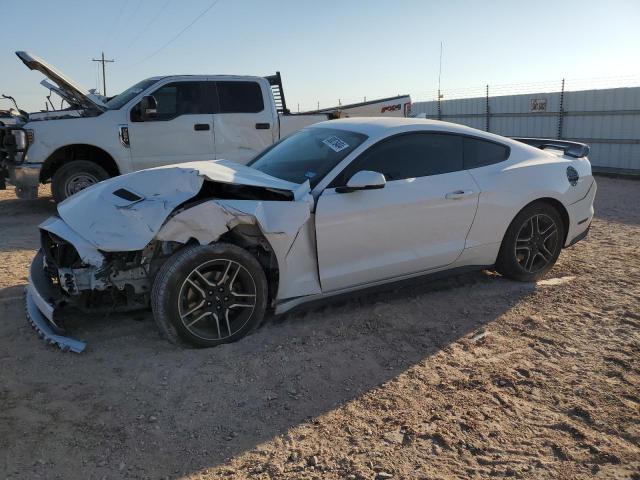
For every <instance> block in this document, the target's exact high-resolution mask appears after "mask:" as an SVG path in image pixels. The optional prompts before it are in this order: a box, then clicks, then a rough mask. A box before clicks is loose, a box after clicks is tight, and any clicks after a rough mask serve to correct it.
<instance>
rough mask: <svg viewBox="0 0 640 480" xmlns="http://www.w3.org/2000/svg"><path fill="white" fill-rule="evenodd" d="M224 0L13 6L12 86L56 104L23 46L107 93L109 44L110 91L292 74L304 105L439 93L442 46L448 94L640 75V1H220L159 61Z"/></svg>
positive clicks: (4, 69)
mask: <svg viewBox="0 0 640 480" xmlns="http://www.w3.org/2000/svg"><path fill="white" fill-rule="evenodd" d="M212 2H213V0H188V1H187V0H182V1H180V0H110V1H108V2H107V1H104V0H103V1H100V2H98V1H93V0H58V1H56V2H52V1H44V0H30V1H15V0H0V8H1V11H2V17H1V18H2V20H0V21H1V23H2V25H1V28H0V46H1V49H0V92H1V93H6V94H10V95H13V96H15V97H16V98H17V99H18V101H19V103H20V104H21V106H22V107H23V108H25V109H27V110H36V109H40V108H43V105H44V97H45V94H46V91H45V90H44V88H43V87H41V86H40V85H39V84H38V83H39V81H40V80H41V79H42V78H43V77H42V75H41V74H39V73H37V72H31V71H29V70H28V69H27V68H26V67H24V66H23V64H22V63H21V62H20V61H19V60H18V58H17V57H16V56H15V55H14V53H13V52H14V51H15V50H28V51H31V52H33V53H35V54H37V55H39V56H41V57H43V58H44V59H46V60H47V61H49V62H50V63H52V64H53V65H55V66H56V67H58V69H60V70H62V71H63V72H65V73H66V74H67V75H69V76H70V77H71V78H73V79H75V80H76V81H77V82H78V83H80V84H81V85H83V86H85V87H86V88H95V87H96V84H97V77H96V73H97V70H96V68H97V65H96V64H95V63H93V62H91V58H93V57H98V56H99V55H100V52H101V50H104V51H105V54H106V56H107V57H108V58H115V59H116V63H114V64H109V65H108V66H107V90H108V93H109V94H114V93H116V92H119V91H121V90H124V89H125V88H127V87H128V86H130V85H132V84H133V83H135V82H137V81H138V80H141V79H142V78H146V77H149V76H153V75H164V74H179V73H221V74H225V73H228V74H252V75H264V74H269V73H273V72H274V71H276V70H280V71H281V72H282V75H283V78H284V82H285V85H284V86H285V93H286V96H287V99H288V103H289V106H290V107H291V108H292V109H293V110H295V109H296V108H297V104H298V102H299V103H300V108H301V109H305V108H315V105H316V102H317V101H320V105H321V106H325V107H327V106H332V105H335V104H337V102H338V99H340V100H342V102H343V103H347V102H353V101H360V100H361V99H362V98H363V97H364V96H366V97H367V98H369V99H371V98H374V97H381V96H390V95H395V94H398V93H410V94H411V95H412V97H413V99H414V101H416V100H429V99H432V98H434V96H435V91H436V89H437V81H438V61H439V50H440V41H442V42H443V43H444V58H443V62H442V87H443V88H442V89H443V91H444V93H445V98H446V95H447V92H453V91H455V90H456V89H461V88H469V87H473V88H474V89H480V88H482V86H483V85H485V84H487V83H489V84H513V83H516V84H530V83H532V82H546V81H550V80H556V79H561V78H563V77H567V78H570V79H591V78H602V77H630V76H635V77H640V62H638V51H640V27H639V25H640V1H638V0H627V1H622V0H620V1H615V0H610V1H607V2H603V1H559V0H556V1H536V2H531V1H526V2H525V1H523V2H518V1H487V0H485V1H477V2H472V1H456V0H452V1H446V0H442V1H439V2H436V1H428V0H394V1H392V0H386V1H384V0H341V1H339V0H325V1H320V0H316V1H311V0H308V1H307V0H297V1H295V0H282V1H278V0H274V1H259V0H219V2H218V3H217V4H216V5H215V6H214V7H213V8H212V9H211V10H210V11H209V12H208V13H207V14H206V15H204V16H203V17H202V18H201V19H200V20H199V21H198V22H196V23H195V24H194V25H193V26H192V27H191V28H189V29H188V30H187V31H186V32H185V33H184V34H182V35H181V36H180V37H179V38H178V39H177V40H175V41H174V42H172V43H171V44H170V45H168V46H167V47H166V48H164V49H162V50H161V51H160V52H158V53H157V54H155V55H154V56H152V57H150V58H148V57H149V55H150V54H152V53H154V52H155V51H157V50H158V48H159V47H161V46H162V45H163V44H165V43H166V42H167V41H169V40H170V39H171V38H173V37H174V36H175V35H176V34H178V32H180V31H181V30H182V29H183V28H184V27H185V26H186V25H188V24H189V23H190V22H191V21H192V20H193V19H194V18H196V17H197V16H198V14H199V13H201V12H202V11H204V10H205V9H206V8H207V7H208V6H210V5H211V4H212ZM582 84H584V88H588V87H589V81H587V82H584V81H583V82H582ZM599 85H601V83H598V82H594V84H593V86H599ZM518 88H520V87H518ZM522 88H526V87H525V86H522ZM0 105H1V106H5V103H4V102H3V103H1V104H0Z"/></svg>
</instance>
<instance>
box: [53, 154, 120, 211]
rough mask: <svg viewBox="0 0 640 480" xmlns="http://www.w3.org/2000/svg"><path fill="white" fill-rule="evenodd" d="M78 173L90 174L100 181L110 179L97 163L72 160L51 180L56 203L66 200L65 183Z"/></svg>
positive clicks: (57, 171) (59, 169)
mask: <svg viewBox="0 0 640 480" xmlns="http://www.w3.org/2000/svg"><path fill="white" fill-rule="evenodd" d="M78 172H89V173H91V174H92V175H94V176H95V177H96V178H97V179H98V180H99V181H102V180H106V179H107V178H109V174H108V173H107V171H106V170H105V169H104V168H102V167H101V166H100V165H98V164H97V163H95V162H91V161H89V160H72V161H70V162H67V163H65V164H63V165H62V166H61V167H60V168H58V170H56V172H55V173H54V174H53V177H52V178H51V194H52V195H53V199H54V200H55V202H56V203H60V202H62V201H63V200H65V199H66V198H67V197H65V194H64V183H65V180H66V178H67V177H68V176H70V175H72V174H76V173H78Z"/></svg>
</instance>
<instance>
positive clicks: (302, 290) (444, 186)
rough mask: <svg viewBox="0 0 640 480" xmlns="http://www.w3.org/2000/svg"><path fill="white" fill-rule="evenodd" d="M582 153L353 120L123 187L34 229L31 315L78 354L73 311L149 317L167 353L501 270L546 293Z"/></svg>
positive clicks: (574, 208) (567, 240)
mask: <svg viewBox="0 0 640 480" xmlns="http://www.w3.org/2000/svg"><path fill="white" fill-rule="evenodd" d="M523 142H526V143H528V144H529V145H527V144H526V143H523ZM587 153H588V147H587V146H586V145H583V144H578V143H573V142H565V141H560V140H544V139H520V141H517V140H514V139H509V138H505V137H500V136H497V135H493V134H490V133H486V132H482V131H478V130H474V129H471V128H467V127H464V126H460V125H454V124H449V123H444V122H435V121H428V120H421V119H404V118H397V119H344V120H335V121H331V122H324V123H320V124H316V125H313V126H311V127H308V128H305V129H304V130H301V131H299V132H297V133H294V134H293V135H291V136H289V137H287V138H285V139H283V140H282V141H280V142H279V143H277V144H275V145H273V146H272V147H270V148H269V149H267V150H265V151H264V152H262V153H261V154H259V155H258V156H257V157H256V158H255V159H254V160H253V161H252V162H251V163H250V164H249V165H248V166H243V165H240V164H236V163H233V162H229V161H224V160H222V161H206V162H195V163H183V164H178V165H172V166H167V167H160V168H154V169H150V170H143V171H139V172H135V173H131V174H128V175H124V176H121V177H116V178H113V179H110V180H106V181H103V182H100V183H99V184H97V185H95V186H93V187H91V188H88V189H86V190H84V191H82V192H79V193H78V194H76V195H74V196H73V197H71V198H69V199H68V200H66V201H65V202H63V203H61V204H60V205H59V206H58V215H57V216H54V217H51V218H50V219H48V220H47V221H45V222H44V223H43V224H42V225H40V230H41V236H42V248H41V250H40V252H39V253H38V254H37V256H36V257H35V259H34V261H33V264H32V266H31V271H30V281H29V286H28V288H27V295H26V308H27V313H28V316H29V317H30V319H31V321H32V323H33V324H34V326H35V327H36V329H37V330H38V331H39V332H40V333H41V334H42V335H43V336H44V337H45V338H46V339H47V340H48V341H49V342H51V343H55V344H57V345H59V346H60V347H61V348H63V349H71V350H73V351H82V350H83V349H84V347H85V345H84V343H83V342H80V341H77V340H74V339H71V338H69V337H67V336H66V334H65V330H64V325H63V321H64V316H65V315H63V312H64V311H65V310H67V311H69V310H73V309H79V310H93V309H101V308H102V309H106V310H107V311H112V310H122V309H132V308H141V307H142V308H144V307H148V306H149V305H150V306H151V308H152V310H153V316H154V318H155V321H156V323H157V325H158V327H159V329H160V332H161V333H162V334H163V335H164V336H165V337H167V338H169V339H172V340H175V339H177V338H178V337H181V338H182V339H183V340H186V341H187V342H190V343H192V344H194V345H197V346H214V345H218V344H220V343H225V342H231V341H234V340H237V339H239V338H241V337H243V336H244V335H246V334H247V333H248V332H249V331H251V329H252V328H253V327H255V326H256V325H258V324H259V323H260V321H261V320H262V318H263V316H264V315H265V312H266V311H268V310H271V311H275V313H281V312H284V311H286V310H288V309H290V308H292V307H293V306H296V305H298V304H301V303H304V302H308V301H311V300H316V299H320V298H324V297H328V296H332V295H336V294H339V293H345V292H350V291H355V290H359V289H363V288H367V287H372V286H378V285H381V284H385V283H388V282H392V281H397V280H402V279H408V278H411V277H416V276H420V275H425V274H434V273H442V272H444V271H446V272H460V271H462V270H468V269H483V268H491V267H494V268H495V269H496V270H497V271H498V272H500V273H502V274H503V275H505V276H506V277H509V278H513V279H516V280H524V281H531V280H535V279H537V278H539V277H540V276H541V275H543V274H544V273H545V272H547V271H548V270H549V269H550V268H551V267H552V266H553V264H554V263H555V261H556V259H557V258H558V255H559V254H560V250H561V249H562V248H563V247H566V246H569V245H572V244H573V243H575V242H577V241H578V240H580V239H582V238H584V237H585V236H586V234H587V232H588V229H589V225H590V223H591V219H592V217H593V200H594V197H595V192H596V184H595V181H594V179H593V177H592V175H591V166H590V164H589V161H588V160H587V158H586V155H587Z"/></svg>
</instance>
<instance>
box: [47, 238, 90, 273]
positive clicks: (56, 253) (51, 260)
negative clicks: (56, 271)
mask: <svg viewBox="0 0 640 480" xmlns="http://www.w3.org/2000/svg"><path fill="white" fill-rule="evenodd" d="M40 244H41V246H42V251H43V252H44V256H45V258H46V260H47V265H49V266H54V267H56V268H73V267H78V266H80V265H81V263H82V260H81V259H80V255H78V251H77V250H76V249H75V247H74V246H73V245H71V244H70V243H69V242H67V241H65V240H63V239H62V238H60V237H58V236H57V235H54V234H53V233H50V232H47V231H45V230H41V231H40Z"/></svg>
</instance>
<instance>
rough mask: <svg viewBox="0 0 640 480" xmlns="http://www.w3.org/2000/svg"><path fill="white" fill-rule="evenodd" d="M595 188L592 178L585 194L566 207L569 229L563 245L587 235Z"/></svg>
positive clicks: (568, 244)
mask: <svg viewBox="0 0 640 480" xmlns="http://www.w3.org/2000/svg"><path fill="white" fill-rule="evenodd" d="M597 188H598V187H597V185H596V181H595V180H594V181H593V183H592V184H591V187H589V191H588V192H587V194H586V195H585V196H584V197H583V198H582V199H580V200H578V201H577V202H575V203H573V204H571V205H569V206H568V207H567V212H568V213H569V231H568V232H567V240H566V242H565V244H564V246H565V247H569V246H571V245H574V244H575V243H577V242H579V241H580V240H582V239H583V238H585V237H586V236H587V234H588V232H589V228H590V226H591V222H592V221H593V214H594V210H593V201H594V199H595V197H596V190H597Z"/></svg>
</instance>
